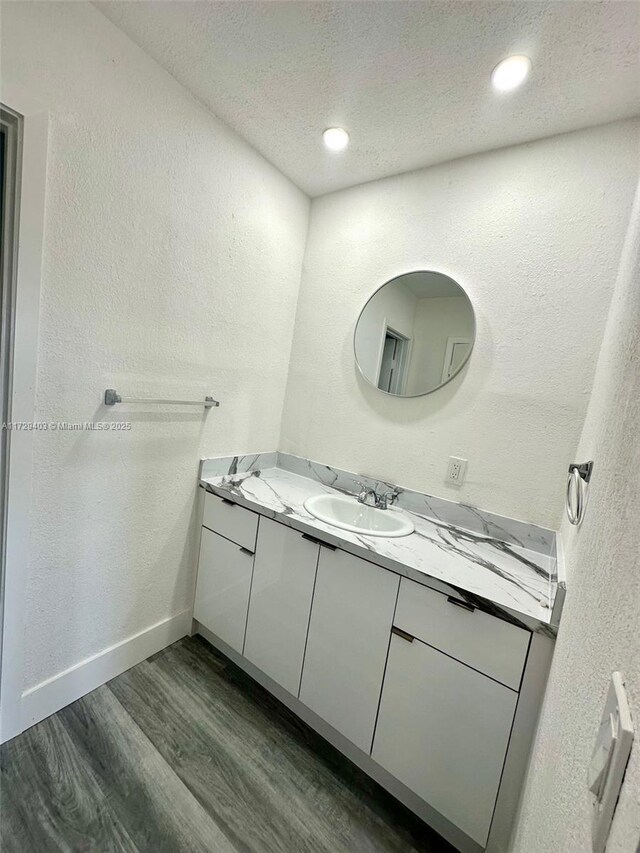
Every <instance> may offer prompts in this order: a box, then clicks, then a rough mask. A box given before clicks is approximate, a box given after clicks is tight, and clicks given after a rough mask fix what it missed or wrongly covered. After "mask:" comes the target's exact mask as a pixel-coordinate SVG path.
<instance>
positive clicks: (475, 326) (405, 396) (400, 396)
mask: <svg viewBox="0 0 640 853" xmlns="http://www.w3.org/2000/svg"><path fill="white" fill-rule="evenodd" d="M413 273H433V274H434V275H442V276H444V277H445V278H448V279H450V280H451V281H453V282H454V283H455V284H457V285H458V287H459V288H460V289H461V290H462V291H463V292H464V295H465V296H466V297H467V299H468V301H469V306H470V308H471V317H472V320H473V340H472V342H471V346H470V347H469V352H468V353H467V357H466V358H465V360H464V361H463V362H462V364H461V365H460V367H458V369H457V370H456V372H455V373H452V374H451V376H450V377H449V378H448V379H447V381H446V382H442V383H441V384H440V385H437V386H436V387H435V388H432V389H431V390H430V391H422V392H421V393H420V394H392V393H391V392H390V391H384V390H383V389H382V388H378V386H377V385H375V384H374V383H373V382H372V381H371V380H370V379H369V377H368V376H366V375H365V373H364V371H363V369H362V367H361V366H360V362H359V361H358V353H357V352H356V332H357V330H358V323H359V322H360V318H361V317H362V315H363V313H364V311H365V309H366V307H367V305H368V304H369V303H370V302H371V300H372V299H373V297H374V296H375V295H376V294H377V293H379V292H380V291H381V290H382V288H383V287H386V286H387V285H388V284H391V282H393V281H396V280H397V279H399V278H403V277H404V276H405V275H412V274H413ZM477 332H478V323H477V321H476V311H475V308H474V307H473V302H472V301H471V297H470V296H469V294H468V293H467V291H466V290H465V288H464V287H463V286H462V285H461V284H460V282H459V281H458V280H457V279H455V278H454V277H453V276H451V275H448V273H446V272H441V271H440V270H425V269H422V270H409V271H408V272H402V273H399V274H398V275H394V277H393V278H390V279H389V280H388V281H385V282H384V283H383V284H381V285H380V286H379V287H377V288H376V289H375V290H374V291H373V293H372V294H371V296H370V297H369V298H368V299H367V301H366V302H365V303H364V305H363V306H362V308H361V309H360V313H359V314H358V319H357V320H356V324H355V326H354V328H353V357H354V360H355V363H356V367H357V368H358V372H359V373H360V376H362V378H363V379H364V381H365V382H366V383H367V384H368V385H370V386H371V387H372V388H375V389H376V391H379V392H380V393H381V394H386V395H387V397H393V398H394V399H395V400H410V399H415V398H416V397H426V396H427V395H428V394H433V393H434V392H435V391H439V390H440V389H441V388H444V387H445V385H448V384H449V383H450V382H452V381H453V380H454V379H455V378H456V376H458V375H459V374H460V372H461V371H462V370H463V369H464V368H465V366H466V365H467V363H468V361H469V359H470V358H471V353H472V352H473V348H474V347H475V345H476V335H477Z"/></svg>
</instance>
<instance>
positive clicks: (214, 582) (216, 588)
mask: <svg viewBox="0 0 640 853" xmlns="http://www.w3.org/2000/svg"><path fill="white" fill-rule="evenodd" d="M252 571H253V554H252V553H251V552H250V551H248V550H247V549H246V548H242V547H241V546H239V545H236V544H235V543H234V542H229V540H228V539H225V538H224V537H223V536H219V535H218V534H217V533H213V532H212V531H211V530H207V528H206V527H203V528H202V539H201V540H200V559H199V560H198V582H197V584H196V600H195V605H194V608H193V618H194V619H197V620H198V622H202V624H203V625H204V626H205V628H208V629H209V630H210V631H213V633H214V634H216V635H217V636H218V637H220V639H221V640H224V641H225V643H228V644H229V645H230V646H231V648H233V649H235V650H236V651H237V652H240V653H241V654H242V648H243V645H244V631H245V627H246V624H247V608H248V607H249V589H250V588H251V572H252Z"/></svg>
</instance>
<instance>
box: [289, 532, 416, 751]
mask: <svg viewBox="0 0 640 853" xmlns="http://www.w3.org/2000/svg"><path fill="white" fill-rule="evenodd" d="M398 583H399V578H398V576H397V575H395V574H393V573H392V572H388V571H386V570H385V569H381V568H380V567H379V566H374V565H373V564H372V563H368V562H367V561H366V560H361V559H360V558H359V557H353V556H352V555H351V554H347V553H345V552H344V551H330V550H328V549H327V548H325V547H321V548H320V558H319V560H318V573H317V577H316V587H315V592H314V595H313V606H312V608H311V620H310V623H309V636H308V639H307V651H306V654H305V658H304V667H303V670H302V684H301V687H300V700H301V701H302V702H304V704H305V705H307V706H308V707H309V708H311V710H312V711H315V712H316V714H318V715H319V716H320V717H322V718H323V719H324V720H326V721H327V722H328V723H329V724H330V725H332V726H333V727H334V728H335V729H337V730H338V731H339V732H341V733H342V734H343V735H345V736H346V737H348V738H349V740H351V741H352V742H353V743H355V744H356V746H359V747H360V749H362V750H364V752H366V753H369V752H370V751H371V740H372V737H373V728H374V725H375V719H376V714H377V711H378V703H379V701H380V691H381V689H382V676H383V673H384V667H385V662H386V658H387V650H388V648H389V632H390V630H391V622H392V620H393V611H394V608H395V603H396V597H397V594H398Z"/></svg>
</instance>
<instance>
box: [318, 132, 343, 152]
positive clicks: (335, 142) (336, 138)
mask: <svg viewBox="0 0 640 853" xmlns="http://www.w3.org/2000/svg"><path fill="white" fill-rule="evenodd" d="M322 138H323V140H324V144H325V145H326V146H327V148H329V149H330V150H331V151H344V149H345V148H346V147H347V145H348V144H349V134H348V133H347V131H346V130H345V129H344V128H343V127H329V128H327V130H325V132H324V133H323V134H322Z"/></svg>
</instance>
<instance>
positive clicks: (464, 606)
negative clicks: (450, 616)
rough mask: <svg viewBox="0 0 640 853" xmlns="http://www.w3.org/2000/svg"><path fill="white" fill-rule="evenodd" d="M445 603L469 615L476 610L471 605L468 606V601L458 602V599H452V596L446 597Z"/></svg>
mask: <svg viewBox="0 0 640 853" xmlns="http://www.w3.org/2000/svg"><path fill="white" fill-rule="evenodd" d="M447 601H448V602H449V604H455V606H456V607H461V608H462V609H463V610H468V611H469V613H473V611H474V610H475V609H476V608H475V607H474V606H473V604H469V602H468V601H460V599H459V598H454V597H453V596H452V595H448V596H447Z"/></svg>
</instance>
